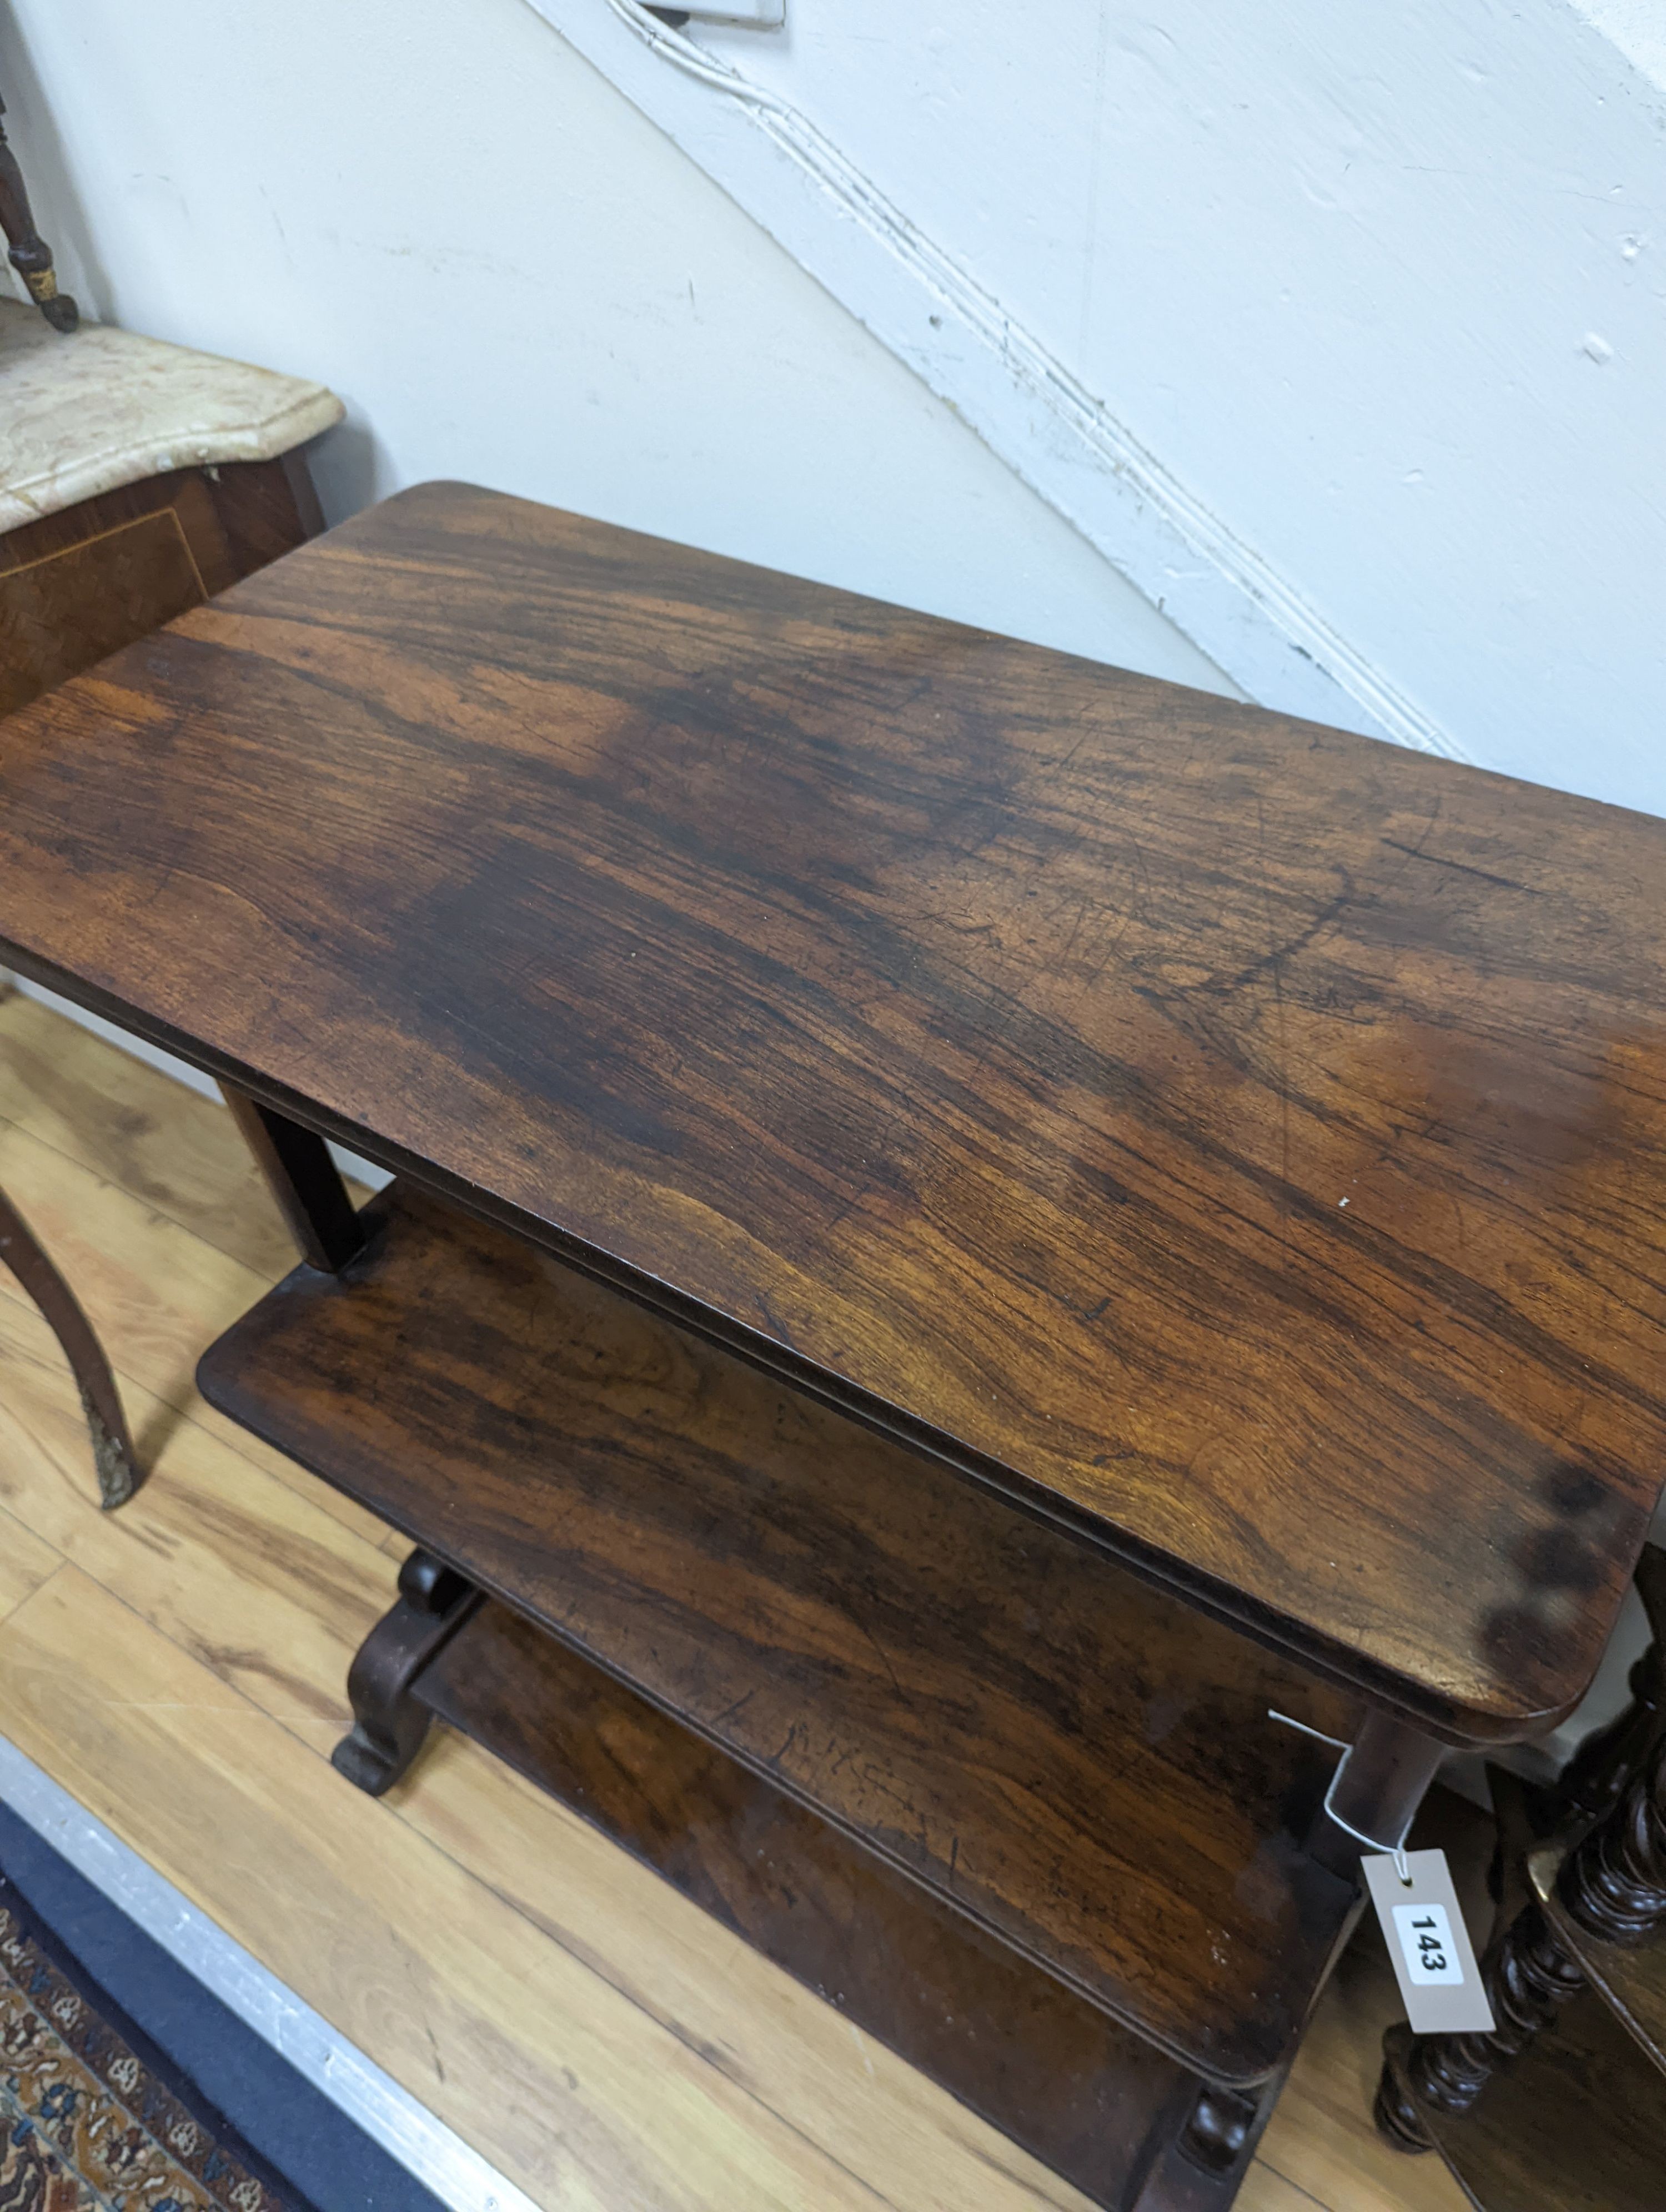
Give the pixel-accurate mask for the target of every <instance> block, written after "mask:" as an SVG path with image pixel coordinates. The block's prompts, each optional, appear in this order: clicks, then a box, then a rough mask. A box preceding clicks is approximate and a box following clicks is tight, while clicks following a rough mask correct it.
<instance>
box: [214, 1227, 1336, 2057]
mask: <svg viewBox="0 0 1666 2212" xmlns="http://www.w3.org/2000/svg"><path fill="white" fill-rule="evenodd" d="M365 1221H366V1226H367V1228H368V1230H369V1231H370V1232H371V1233H370V1238H369V1242H368V1245H367V1247H366V1249H365V1250H364V1252H363V1253H362V1255H360V1256H359V1257H358V1258H357V1259H356V1261H354V1262H353V1263H352V1265H351V1266H350V1267H349V1268H348V1269H347V1270H346V1271H345V1272H344V1273H343V1274H341V1275H339V1276H330V1275H325V1274H320V1273H316V1272H315V1271H313V1270H312V1269H310V1268H307V1267H301V1268H297V1269H296V1270H295V1273H293V1274H292V1275H290V1276H289V1277H288V1278H287V1279H286V1280H285V1281H284V1282H283V1284H282V1285H279V1286H278V1288H277V1290H275V1291H272V1292H271V1293H270V1294H269V1295H268V1296H267V1297H265V1298H264V1299H263V1300H262V1301H261V1302H260V1304H258V1306H256V1307H255V1308H254V1310H252V1312H251V1313H250V1314H249V1315H247V1316H245V1318H244V1319H243V1320H242V1321H241V1322H238V1323H237V1324H236V1325H235V1326H234V1328H232V1329H231V1330H229V1331H228V1333H227V1334H226V1335H225V1336H224V1337H222V1339H221V1340H220V1341H219V1342H218V1343H217V1344H216V1346H213V1347H212V1348H211V1350H210V1352H209V1353H208V1354H207V1356H206V1357H205V1358H204V1362H203V1364H202V1368H201V1371H200V1378H199V1379H200V1381H201V1384H202V1388H203V1390H204V1395H205V1396H207V1397H208V1398H209V1400H210V1402H212V1403H213V1404H215V1405H216V1406H218V1407H220V1408H221V1409H222V1411H223V1412H225V1413H228V1414H229V1415H230V1416H231V1417H232V1418H233V1419H235V1420H237V1421H239V1422H240V1423H242V1424H243V1425H245V1426H246V1427H248V1428H249V1429H251V1430H252V1431H255V1432H256V1433H257V1434H258V1435H259V1436H261V1437H264V1438H265V1439H266V1440H267V1441H268V1442H270V1443H273V1444H274V1445H276V1446H277V1447H278V1448H279V1449H282V1450H283V1451H286V1452H288V1453H289V1455H291V1456H292V1457H294V1458H295V1459H297V1460H299V1461H301V1462H302V1463H303V1464H304V1465H306V1466H307V1467H309V1468H312V1469H313V1471H314V1472H315V1473H317V1474H319V1475H321V1476H322V1477H323V1478H324V1479H325V1480H327V1481H329V1482H331V1483H332V1484H334V1485H335V1486H337V1487H338V1488H340V1489H342V1490H344V1491H345V1492H348V1493H349V1494H350V1495H352V1496H354V1497H356V1498H358V1499H360V1500H361V1501H362V1503H363V1504H366V1505H367V1506H368V1507H369V1508H370V1509H371V1510H374V1511H375V1512H376V1513H378V1514H380V1515H381V1516H383V1517H384V1518H385V1519H386V1520H388V1521H389V1522H392V1523H393V1524H394V1525H395V1526H396V1527H397V1528H400V1529H401V1530H403V1531H404V1533H405V1534H408V1535H410V1537H411V1538H412V1539H413V1541H416V1542H417V1543H419V1544H421V1545H422V1546H423V1547H425V1548H426V1549H428V1550H429V1551H432V1552H434V1553H437V1554H438V1555H439V1556H440V1557H441V1558H442V1559H446V1560H447V1561H448V1562H449V1563H451V1564H452V1565H454V1566H456V1567H457V1568H458V1569H459V1571H462V1572H463V1573H464V1574H465V1575H466V1576H467V1577H469V1578H470V1579H471V1581H473V1582H475V1583H479V1584H481V1585H483V1587H485V1588H486V1589H489V1590H491V1591H493V1592H494V1593H496V1595H498V1596H500V1597H502V1599H503V1600H505V1601H507V1602H508V1604H509V1605H511V1606H512V1607H514V1608H515V1609H516V1610H517V1611H519V1612H520V1613H522V1614H523V1615H524V1616H525V1617H526V1618H527V1619H528V1620H532V1621H533V1622H534V1623H536V1624H537V1625H538V1626H542V1627H544V1629H546V1630H548V1631H549V1632H551V1633H553V1634H555V1635H556V1636H558V1637H559V1638H562V1639H563V1640H564V1641H565V1642H566V1643H567V1644H569V1645H570V1646H571V1647H572V1648H573V1649H574V1650H576V1651H578V1652H580V1653H581V1654H582V1655H583V1656H586V1657H587V1658H588V1659H590V1660H592V1661H593V1662H596V1663H597V1664H599V1665H600V1666H602V1667H604V1668H606V1669H607V1670H608V1671H609V1672H611V1673H612V1674H615V1675H616V1676H617V1678H618V1679H619V1680H622V1681H624V1682H626V1683H628V1684H629V1686H632V1687H633V1688H634V1689H635V1690H637V1691H638V1692H641V1694H642V1695H644V1696H646V1697H647V1698H648V1699H651V1700H652V1701H653V1702H654V1703H655V1704H657V1705H660V1706H661V1707H662V1708H663V1709H664V1710H665V1711H666V1712H667V1713H669V1714H671V1715H672V1717H675V1718H676V1719H678V1720H679V1721H681V1722H682V1723H684V1724H685V1725H687V1726H688V1727H690V1728H692V1729H696V1731H697V1732H698V1733H700V1734H702V1735H704V1736H706V1737H707V1738H708V1741H711V1742H713V1743H714V1744H715V1745H717V1746H718V1747H720V1748H721V1749H723V1750H724V1751H726V1752H727V1753H729V1754H730V1755H731V1756H732V1757H733V1758H734V1759H738V1760H739V1761H740V1762H741V1763H742V1764H743V1765H748V1766H750V1767H751V1768H752V1769H753V1770H754V1771H757V1772H759V1773H761V1774H763V1775H765V1776H766V1777H767V1778H769V1780H770V1781H771V1782H772V1783H773V1784H775V1787H777V1788H778V1789H781V1790H785V1791H787V1793H788V1794H789V1795H792V1796H797V1797H798V1798H800V1800H801V1802H804V1803H806V1805H808V1806H809V1807H811V1808H812V1809H814V1810H815V1811H816V1812H818V1814H821V1815H822V1816H823V1817H824V1819H826V1820H830V1821H831V1822H833V1823H834V1824H835V1825H836V1826H839V1827H841V1828H842V1829H843V1830H844V1831H845V1832H847V1833H848V1834H849V1835H851V1836H852V1837H853V1838H854V1839H855V1840H857V1841H858V1842H859V1843H860V1844H862V1845H863V1846H864V1847H865V1848H866V1849H867V1850H871V1851H873V1852H874V1853H876V1854H878V1855H879V1857H882V1858H884V1859H885V1860H886V1861H888V1862H889V1863H891V1864H893V1865H895V1866H897V1867H898V1868H900V1869H903V1870H904V1871H905V1872H907V1873H908V1874H909V1875H912V1876H913V1877H914V1878H915V1880H917V1881H921V1882H922V1883H924V1884H926V1885H927V1887H930V1888H931V1889H932V1890H933V1891H934V1892H935V1893H938V1894H939V1895H940V1896H942V1897H944V1898H945V1899H947V1900H949V1901H950V1902H951V1903H952V1904H953V1905H955V1906H957V1907H958V1909H959V1910H960V1911H962V1912H964V1913H965V1914H967V1915H969V1916H970V1917H971V1918H973V1919H974V1920H975V1921H976V1922H977V1923H980V1924H981V1925H982V1926H984V1927H986V1928H988V1929H991V1930H993V1931H994V1932H995V1933H996V1934H998V1935H999V1936H1000V1937H1001V1938H1002V1939H1003V1940H1004V1941H1005V1942H1007V1943H1009V1944H1011V1945H1012V1946H1013V1947H1014V1948H1018V1949H1019V1950H1020V1951H1022V1952H1024V1953H1025V1954H1027V1955H1028V1956H1030V1957H1031V1959H1032V1960H1035V1961H1036V1962H1037V1963H1038V1964H1039V1965H1041V1966H1043V1967H1044V1968H1045V1969H1046V1970H1047V1971H1048V1972H1050V1973H1052V1974H1054V1975H1055V1977H1056V1978H1059V1979H1061V1980H1062V1981H1064V1982H1065V1983H1067V1984H1069V1985H1071V1986H1073V1987H1074V1988H1075V1989H1076V1990H1078V1991H1079V1993H1080V1994H1082V1995H1083V1996H1086V1997H1087V1998H1088V1999H1089V2000H1090V2001H1091V2002H1094V2003H1096V2004H1097V2005H1099V2006H1101V2007H1102V2008H1104V2009H1105V2010H1106V2011H1108V2012H1109V2013H1110V2014H1112V2015H1114V2016H1116V2018H1118V2019H1120V2020H1122V2021H1125V2022H1126V2023H1128V2024H1129V2025H1131V2026H1133V2027H1135V2028H1136V2029H1137V2030H1138V2031H1139V2032H1140V2033H1142V2034H1145V2035H1146V2036H1147V2037H1149V2038H1151V2039H1152V2040H1154V2041H1156V2042H1157V2043H1158V2044H1159V2045H1162V2046H1163V2047H1164V2048H1165V2049H1167V2050H1168V2051H1170V2052H1171V2053H1173V2054H1174V2055H1175V2056H1176V2057H1179V2058H1180V2059H1181V2060H1182V2061H1183V2063H1186V2064H1188V2065H1189V2066H1192V2067H1194V2068H1195V2069H1196V2070H1197V2071H1199V2072H1200V2073H1202V2074H1204V2075H1208V2076H1209V2077H1211V2078H1213V2079H1214V2080H1217V2081H1234V2082H1251V2081H1257V2080H1261V2079H1263V2078H1265V2077H1266V2076H1267V2075H1268V2074H1269V2073H1271V2072H1272V2071H1273V2069H1274V2068H1276V2067H1277V2066H1278V2065H1279V2064H1280V2063H1281V2062H1282V2061H1283V2059H1284V2058H1285V2057H1286V2056H1287V2054H1288V2051H1289V2050H1290V2048H1291V2046H1292V2044H1293V2042H1294V2040H1295V2039H1296V2037H1297V2036H1298V2033H1299V2032H1300V2028H1301V2025H1302V2022H1303V2021H1304V2018H1305V2015H1306V2013H1307V2010H1308V2008H1309V2006H1310V2003H1311V2002H1312V1999H1313V1996H1314V1995H1315V1993H1316V1990H1317V1989H1318V1987H1319V1985H1320V1984H1321V1983H1322V1979H1323V1976H1324V1972H1325V1971H1326V1967H1327V1966H1328V1963H1329V1958H1330V1956H1331V1954H1332V1952H1333V1950H1334V1948H1335V1944H1336V1942H1337V1941H1338V1939H1339V1936H1340V1935H1341V1931H1342V1930H1343V1929H1344V1928H1345V1926H1346V1924H1347V1918H1348V1916H1349V1913H1350V1911H1351V1909H1352V1905H1353V1890H1352V1888H1351V1887H1350V1886H1349V1885H1347V1884H1346V1883H1344V1882H1342V1881H1339V1880H1338V1879H1337V1878H1336V1877H1335V1876H1334V1875H1331V1874H1329V1872H1327V1871H1326V1870H1325V1869H1322V1867H1320V1866H1318V1865H1317V1864H1316V1863H1314V1862H1313V1861H1312V1860H1310V1858H1309V1857H1307V1856H1306V1854H1305V1853H1304V1850H1302V1848H1301V1844H1300V1841H1299V1838H1300V1837H1301V1835H1302V1833H1303V1832H1304V1828H1305V1826H1306V1824H1307V1822H1308V1820H1310V1818H1311V1816H1312V1814H1313V1813H1314V1811H1315V1809H1316V1807H1317V1805H1318V1803H1319V1801H1320V1798H1321V1796H1322V1793H1323V1790H1324V1787H1325V1784H1326V1781H1327V1779H1328V1778H1329V1773H1330V1771H1331V1769H1332V1768H1333V1766H1334V1765H1335V1756H1336V1755H1335V1753H1334V1752H1332V1751H1330V1750H1329V1749H1328V1748H1327V1747H1325V1746H1324V1745H1322V1744H1321V1743H1317V1742H1316V1741H1313V1740H1312V1739H1311V1738H1310V1737H1307V1736H1305V1735H1302V1734H1301V1733H1300V1732H1299V1731H1298V1730H1297V1729H1291V1728H1287V1727H1284V1726H1281V1725H1280V1724H1279V1723H1276V1722H1274V1720H1272V1719H1270V1718H1269V1717H1268V1714H1269V1708H1270V1709H1275V1710H1276V1711H1280V1712H1283V1713H1286V1714H1288V1715H1290V1716H1291V1717H1292V1718H1293V1719H1295V1720H1298V1721H1299V1722H1302V1723H1305V1724H1306V1725H1307V1726H1308V1727H1310V1728H1311V1729H1316V1730H1318V1731H1320V1732H1322V1734H1324V1735H1329V1736H1333V1737H1339V1738H1347V1737H1349V1736H1351V1735H1352V1734H1353V1730H1354V1728H1355V1725H1356V1723H1357V1718H1358V1708H1357V1706H1356V1705H1353V1703H1352V1702H1351V1701H1350V1700H1349V1699H1347V1697H1346V1696H1345V1695H1343V1694H1342V1693H1341V1692H1337V1691H1336V1690H1335V1689H1333V1688H1331V1687H1330V1686H1327V1685H1325V1684H1322V1683H1321V1682H1319V1681H1318V1680H1315V1679H1314V1678H1312V1677H1310V1676H1309V1675H1306V1674H1304V1673H1303V1672H1302V1671H1301V1670H1300V1669H1298V1668H1296V1667H1294V1666H1293V1665H1292V1664H1290V1663H1289V1662H1285V1661H1283V1660H1281V1659H1280V1658H1278V1657H1277V1656H1274V1655H1272V1654H1270V1653H1268V1652H1266V1651H1264V1650H1262V1649H1261V1648H1260V1647H1259V1646H1257V1645H1256V1644H1251V1643H1249V1641H1247V1640H1246V1639H1244V1638H1240V1637H1238V1636H1237V1635H1235V1634H1234V1633H1233V1632H1231V1630H1229V1629H1227V1628H1225V1627H1223V1626H1219V1625H1218V1624H1217V1623H1215V1622H1213V1621H1212V1620H1207V1618H1205V1617H1204V1616H1202V1615H1201V1614H1199V1613H1195V1611H1193V1610H1192V1609H1191V1608H1190V1607H1188V1606H1186V1605H1185V1604H1184V1603H1183V1601H1180V1600H1179V1599H1177V1598H1175V1597H1172V1596H1170V1595H1168V1594H1166V1593H1164V1592H1163V1591H1161V1590H1159V1589H1154V1588H1152V1587H1150V1586H1148V1585H1146V1583H1142V1582H1141V1581H1140V1580H1139V1579H1137V1578H1136V1577H1134V1576H1133V1575H1131V1574H1129V1573H1127V1572H1126V1571H1122V1570H1121V1569H1119V1568H1118V1567H1117V1566H1116V1565H1115V1564H1114V1563H1112V1562H1110V1561H1108V1560H1107V1559H1104V1557H1102V1556H1099V1555H1097V1554H1095V1553H1091V1551H1089V1550H1088V1549H1087V1548H1086V1547H1084V1546H1082V1545H1081V1544H1079V1543H1078V1542H1076V1541H1073V1540H1072V1539H1071V1538H1070V1537H1068V1536H1067V1535H1066V1534H1063V1533H1061V1532H1059V1531H1056V1530H1054V1529H1052V1528H1049V1527H1047V1526H1045V1525H1044V1524H1043V1523H1040V1522H1036V1521H1033V1520H1031V1518H1029V1517H1028V1516H1024V1515H1022V1514H1020V1513H1018V1512H1017V1511H1015V1510H1013V1509H1012V1507H1011V1506H1010V1505H1008V1504H1005V1503H1003V1502H1002V1501H1001V1500H1000V1499H999V1498H995V1497H994V1496H993V1495H992V1494H991V1493H989V1492H986V1491H983V1490H982V1489H980V1488H978V1487H977V1486H975V1485H973V1484H971V1483H970V1482H969V1481H967V1480H965V1479H964V1477H961V1476H959V1475H957V1474H954V1473H952V1471H950V1470H949V1469H947V1468H944V1467H942V1466H940V1465H939V1464H938V1463H937V1462H933V1461H931V1460H929V1459H927V1458H925V1457H923V1456H921V1455H918V1454H916V1453H915V1452H912V1451H910V1450H909V1449H906V1448H905V1447H903V1446H902V1445H901V1444H898V1443H894V1442H892V1441H891V1440H889V1439H887V1438H885V1437H881V1436H879V1435H878V1434H876V1433H874V1432H873V1431H869V1430H867V1429H866V1428H864V1427H863V1426H861V1425H859V1424H857V1423H855V1422H854V1421H852V1420H851V1419H848V1418H847V1417H846V1416H844V1415H842V1414H840V1413H836V1412H834V1411H832V1410H830V1409H829V1408H827V1407H823V1406H821V1405H819V1404H818V1403H816V1402H815V1401H812V1400H809V1399H807V1398H805V1397H803V1396H801V1395H798V1394H796V1393H794V1392H793V1391H792V1390H790V1389H787V1388H786V1387H785V1386H784V1385H782V1384H781V1383H777V1382H775V1381H774V1380H772V1379H771V1378H769V1376H765V1375H763V1374H762V1373H760V1372H758V1371H757V1370H754V1369H752V1368H751V1367H749V1366H748V1365H746V1364H745V1363H744V1362H742V1361H740V1360H739V1359H738V1358H735V1357H734V1356H733V1354H731V1353H728V1352H724V1351H722V1350H720V1349H718V1348H717V1347H715V1346H711V1345H709V1344H708V1343H706V1342H705V1341H704V1340H701V1339H698V1338H696V1337H694V1336H692V1335H690V1334H688V1333H687V1332H686V1331H684V1330H683V1329H681V1328H678V1327H676V1326H675V1325H674V1324H672V1322H668V1321H666V1320H664V1319H663V1318H661V1317H660V1316H656V1315H654V1314H651V1313H649V1312H648V1311H646V1310H643V1309H642V1308H641V1307H639V1306H637V1305H636V1304H634V1303H633V1302H631V1301H629V1300H628V1299H626V1298H624V1297H621V1296H620V1295H619V1294H618V1293H617V1292H616V1291H611V1290H609V1289H607V1288H605V1287H604V1286H602V1285H598V1284H595V1283H593V1282H592V1281H591V1280H589V1279H587V1278H586V1277H584V1276H581V1275H580V1274H578V1273H575V1272H574V1271H573V1270H572V1269H570V1268H568V1267H563V1266H562V1264H561V1263H559V1262H558V1261H556V1260H554V1259H552V1258H550V1256H548V1255H545V1254H543V1253H541V1252H539V1251H538V1250H536V1249H533V1248H532V1247H531V1246H529V1245H526V1243H522V1242H521V1241H520V1239H518V1238H516V1237H513V1236H511V1235H509V1234H508V1233H507V1232H505V1231H501V1230H498V1229H496V1228H493V1227H490V1226H488V1225H484V1224H483V1223H480V1222H478V1221H477V1220H475V1219H474V1218H472V1217H471V1216H467V1215H465V1214H463V1213H462V1212H459V1211H458V1210H456V1209H455V1208H453V1207H452V1206H448V1205H446V1204H444V1203H443V1202H441V1200H437V1199H435V1198H433V1197H431V1196H429V1194H426V1193H424V1192H423V1191H421V1190H419V1189H417V1188H414V1187H412V1186H410V1185H405V1184H396V1185H394V1186H393V1187H392V1188H391V1189H390V1190H388V1191H386V1192H385V1193H383V1194H381V1196H380V1197H379V1198H378V1199H377V1200H374V1201H373V1203H372V1205H371V1206H369V1207H368V1209H367V1210H366V1214H365Z"/></svg>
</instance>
